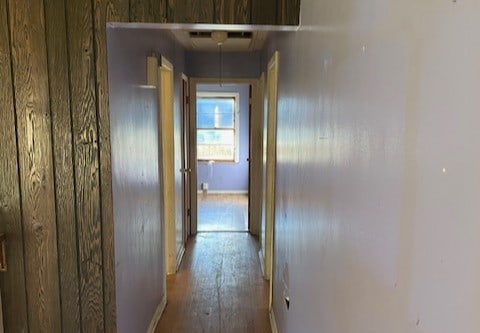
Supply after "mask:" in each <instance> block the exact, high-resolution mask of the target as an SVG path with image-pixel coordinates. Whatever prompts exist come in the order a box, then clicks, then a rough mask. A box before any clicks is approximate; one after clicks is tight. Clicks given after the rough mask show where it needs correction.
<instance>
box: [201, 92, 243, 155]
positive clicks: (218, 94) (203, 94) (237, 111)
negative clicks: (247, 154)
mask: <svg viewBox="0 0 480 333" xmlns="http://www.w3.org/2000/svg"><path fill="white" fill-rule="evenodd" d="M198 98H233V99H234V101H235V102H234V131H235V152H234V160H233V161H221V160H214V162H215V163H238V162H239V161H240V147H239V144H240V131H239V125H240V102H239V100H240V93H238V92H224V91H222V92H214V91H198V92H197V99H198ZM196 102H197V101H195V103H196ZM196 116H197V115H196ZM195 128H196V131H198V128H197V127H196V124H195ZM195 133H196V132H195ZM197 161H198V162H200V163H208V162H210V161H208V160H199V159H197Z"/></svg>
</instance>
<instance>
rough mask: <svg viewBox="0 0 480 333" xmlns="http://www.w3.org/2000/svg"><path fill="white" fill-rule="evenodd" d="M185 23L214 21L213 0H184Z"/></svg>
mask: <svg viewBox="0 0 480 333" xmlns="http://www.w3.org/2000/svg"><path fill="white" fill-rule="evenodd" d="M186 4H187V5H186V14H185V17H186V20H185V21H186V23H212V22H214V1H213V0H186Z"/></svg>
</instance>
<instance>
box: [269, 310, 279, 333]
mask: <svg viewBox="0 0 480 333" xmlns="http://www.w3.org/2000/svg"><path fill="white" fill-rule="evenodd" d="M270 327H271V328H272V333H278V329H277V322H276V320H275V313H274V312H273V308H272V309H271V310H270Z"/></svg>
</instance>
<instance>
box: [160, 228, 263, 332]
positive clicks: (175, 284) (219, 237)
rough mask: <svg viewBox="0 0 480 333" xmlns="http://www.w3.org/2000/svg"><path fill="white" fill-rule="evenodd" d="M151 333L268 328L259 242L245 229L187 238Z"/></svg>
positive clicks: (243, 330)
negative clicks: (179, 264)
mask: <svg viewBox="0 0 480 333" xmlns="http://www.w3.org/2000/svg"><path fill="white" fill-rule="evenodd" d="M155 332H156V333H164V332H165V333H167V332H168V333H170V332H171V333H269V332H271V329H270V323H269V317H268V282H267V281H265V280H264V279H263V277H262V273H261V270H260V262H259V258H258V242H257V240H256V239H255V238H254V237H253V236H251V235H250V234H248V233H238V232H235V233H230V232H207V233H199V234H198V235H197V236H195V237H192V238H191V239H190V240H189V242H188V244H187V251H186V253H185V257H184V261H183V263H182V265H181V267H180V270H179V272H178V273H177V274H176V275H171V276H169V277H168V278H167V307H166V309H165V311H164V313H163V315H162V318H161V319H160V322H159V324H158V326H157V329H156V331H155Z"/></svg>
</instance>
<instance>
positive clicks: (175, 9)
mask: <svg viewBox="0 0 480 333" xmlns="http://www.w3.org/2000/svg"><path fill="white" fill-rule="evenodd" d="M186 13H187V7H186V1H177V0H168V2H167V19H168V22H169V23H173V22H175V23H186V22H187V17H186Z"/></svg>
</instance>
